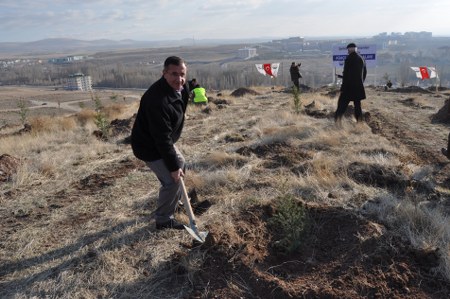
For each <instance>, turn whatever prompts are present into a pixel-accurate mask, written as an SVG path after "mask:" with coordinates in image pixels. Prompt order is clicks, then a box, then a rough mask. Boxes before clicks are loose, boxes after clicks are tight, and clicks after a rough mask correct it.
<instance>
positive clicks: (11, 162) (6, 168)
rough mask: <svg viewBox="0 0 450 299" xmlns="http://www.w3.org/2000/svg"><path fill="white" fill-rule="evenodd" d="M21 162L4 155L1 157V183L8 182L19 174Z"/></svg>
mask: <svg viewBox="0 0 450 299" xmlns="http://www.w3.org/2000/svg"><path fill="white" fill-rule="evenodd" d="M19 163H20V160H19V159H17V158H15V157H13V156H10V155H8V154H4V155H1V156H0V182H6V181H8V180H10V179H11V177H12V176H13V175H14V174H15V173H16V172H17V168H18V167H19Z"/></svg>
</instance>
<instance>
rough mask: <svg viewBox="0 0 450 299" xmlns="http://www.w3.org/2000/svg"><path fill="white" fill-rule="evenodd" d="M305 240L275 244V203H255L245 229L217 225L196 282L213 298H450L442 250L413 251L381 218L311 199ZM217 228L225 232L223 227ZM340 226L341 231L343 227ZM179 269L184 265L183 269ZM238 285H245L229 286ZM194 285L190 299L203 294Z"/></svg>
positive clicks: (239, 223)
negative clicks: (288, 248) (294, 246)
mask: <svg viewBox="0 0 450 299" xmlns="http://www.w3.org/2000/svg"><path fill="white" fill-rule="evenodd" d="M305 207H306V213H307V215H308V225H307V229H306V231H305V232H304V236H303V243H302V244H303V245H301V246H300V248H299V249H298V250H296V251H294V252H291V253H282V252H280V251H279V249H277V248H276V246H275V244H276V243H277V240H278V239H279V238H280V237H282V236H280V235H279V232H278V230H277V228H276V227H273V225H270V224H269V222H270V221H269V220H270V218H271V217H272V216H273V215H274V214H275V213H276V208H275V207H274V206H272V205H269V206H263V207H260V206H259V207H256V206H255V207H252V208H249V209H248V210H247V211H245V212H243V213H242V214H241V215H236V217H234V221H235V222H236V227H239V230H237V231H235V230H229V231H226V232H225V233H219V232H220V231H222V229H220V228H217V227H210V228H209V230H210V233H211V234H213V236H214V242H213V243H212V244H208V245H207V246H208V255H207V256H206V260H205V265H204V266H205V267H204V268H203V270H202V271H199V272H198V274H196V275H195V276H194V277H193V279H192V283H193V284H194V285H195V286H196V288H197V287H198V289H203V288H208V289H209V290H210V292H209V295H210V297H209V298H447V296H448V295H449V292H450V289H449V287H448V285H447V284H446V282H444V281H442V280H439V279H437V278H436V277H433V274H432V273H433V267H436V266H437V265H438V259H439V255H440V253H439V251H438V250H434V249H433V250H417V249H414V248H413V247H412V246H411V244H409V243H408V242H407V241H406V240H405V239H401V238H399V237H395V236H393V235H390V234H389V233H388V232H387V230H386V229H385V228H384V227H383V226H382V225H380V224H377V223H374V222H371V221H370V220H366V219H363V218H361V217H359V216H358V215H356V214H353V213H352V212H350V211H347V210H345V209H342V208H333V207H323V206H322V207H319V206H315V205H307V206H305ZM216 230H218V231H217V232H216ZM337 232H338V233H337ZM179 270H180V269H179ZM233 284H239V285H244V286H246V287H245V288H233V287H230V286H232V285H233ZM200 296H201V292H200V291H196V290H193V292H192V293H191V295H190V297H189V298H201V297H200Z"/></svg>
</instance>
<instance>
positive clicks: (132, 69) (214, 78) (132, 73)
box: [0, 54, 450, 90]
mask: <svg viewBox="0 0 450 299" xmlns="http://www.w3.org/2000/svg"><path fill="white" fill-rule="evenodd" d="M392 58H393V57H391V55H386V54H380V55H379V58H378V61H377V62H378V65H379V66H378V67H377V69H376V70H375V69H372V70H370V69H369V74H370V73H372V74H373V73H375V74H374V76H376V77H378V80H376V78H375V80H374V81H373V82H368V84H373V83H375V84H380V85H381V84H384V83H385V82H383V80H384V78H386V77H389V79H391V80H392V81H393V82H394V83H396V84H397V85H402V86H405V85H413V84H415V83H416V82H417V79H416V78H415V75H414V73H413V72H412V71H411V70H410V68H409V67H410V66H419V64H420V63H419V62H417V60H416V59H415V58H414V56H411V55H405V56H404V57H403V59H402V60H400V61H398V63H395V64H392V63H391V64H388V63H385V61H384V60H391V59H392ZM397 58H398V55H396V56H395V59H397ZM288 59H289V60H288ZM288 59H277V58H273V60H272V61H274V62H275V61H276V62H281V65H280V70H279V72H278V77H276V78H269V77H265V76H263V75H261V74H260V73H258V72H257V70H256V67H255V63H261V61H256V60H255V61H242V60H235V61H229V62H226V63H225V62H222V63H221V62H210V63H204V62H203V63H198V64H195V63H194V64H189V78H194V77H195V78H197V79H198V81H199V82H200V84H202V85H203V86H204V87H206V88H207V89H214V90H223V89H228V90H230V89H235V88H238V87H244V86H259V85H265V86H273V85H278V86H280V85H281V86H286V87H288V86H290V85H291V82H290V76H289V66H290V63H291V58H288ZM398 59H400V58H398ZM118 60H119V59H115V60H110V61H108V60H106V59H97V60H96V59H91V60H85V61H82V62H76V63H73V64H66V65H55V64H50V63H44V64H35V65H22V66H17V67H10V68H5V69H2V70H1V71H0V84H3V85H18V84H25V85H47V86H49V85H50V86H64V85H65V84H66V80H67V78H68V76H69V75H70V74H73V73H78V72H82V73H84V74H86V75H90V76H91V78H92V82H93V85H94V87H105V88H143V89H145V88H147V87H148V86H149V85H150V84H151V83H153V82H155V81H156V80H158V79H159V78H160V76H161V71H162V65H161V63H157V64H150V65H149V64H142V63H138V62H137V61H131V62H130V61H127V63H126V64H125V63H122V62H118ZM268 61H270V59H268ZM301 61H302V69H301V71H302V74H303V79H302V80H303V82H302V83H303V84H305V85H308V86H311V87H320V86H323V85H326V84H329V83H331V82H333V74H332V72H333V70H332V67H331V62H330V57H325V56H324V57H323V58H320V59H318V58H317V57H316V58H306V57H304V58H302V59H301ZM422 62H423V64H424V65H426V64H427V63H428V64H430V65H427V66H433V65H431V62H430V61H428V60H426V59H423V60H422ZM438 72H439V76H440V82H441V85H443V86H446V84H448V83H449V79H450V74H449V73H448V70H447V69H445V68H444V67H438Z"/></svg>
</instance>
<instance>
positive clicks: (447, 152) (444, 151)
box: [441, 148, 450, 159]
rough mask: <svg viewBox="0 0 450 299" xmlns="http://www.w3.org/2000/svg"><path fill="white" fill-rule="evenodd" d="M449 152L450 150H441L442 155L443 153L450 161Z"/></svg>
mask: <svg viewBox="0 0 450 299" xmlns="http://www.w3.org/2000/svg"><path fill="white" fill-rule="evenodd" d="M449 150H450V149H445V148H441V153H442V154H443V155H444V156H446V157H447V158H449V159H450V152H449Z"/></svg>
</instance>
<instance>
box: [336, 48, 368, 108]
mask: <svg viewBox="0 0 450 299" xmlns="http://www.w3.org/2000/svg"><path fill="white" fill-rule="evenodd" d="M342 75H343V76H342V85H341V96H342V97H343V98H344V99H346V100H350V101H354V100H363V99H365V98H366V91H365V90H364V80H366V75H367V69H366V63H365V62H364V59H363V58H362V57H361V55H359V54H358V53H356V52H352V53H350V54H349V55H348V56H347V58H346V59H345V62H344V71H343V74H342Z"/></svg>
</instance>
